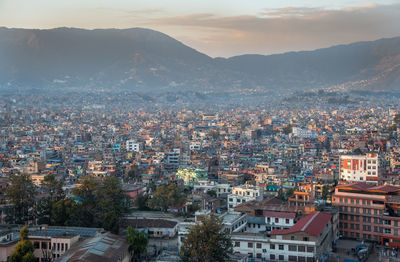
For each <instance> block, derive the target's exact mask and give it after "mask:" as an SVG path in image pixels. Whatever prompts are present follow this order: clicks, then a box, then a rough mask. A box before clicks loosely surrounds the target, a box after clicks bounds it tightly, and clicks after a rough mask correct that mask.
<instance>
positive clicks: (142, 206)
mask: <svg viewBox="0 0 400 262" xmlns="http://www.w3.org/2000/svg"><path fill="white" fill-rule="evenodd" d="M148 200H149V196H148V195H147V194H143V193H141V194H139V195H138V196H137V197H136V200H135V205H136V207H137V208H138V209H139V210H149V207H148V205H147V201H148Z"/></svg>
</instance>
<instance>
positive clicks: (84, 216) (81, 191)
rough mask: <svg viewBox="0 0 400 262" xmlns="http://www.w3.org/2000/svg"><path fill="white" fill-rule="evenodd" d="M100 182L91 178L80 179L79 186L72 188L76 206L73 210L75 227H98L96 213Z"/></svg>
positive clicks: (98, 220)
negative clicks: (76, 202)
mask: <svg viewBox="0 0 400 262" xmlns="http://www.w3.org/2000/svg"><path fill="white" fill-rule="evenodd" d="M99 189H100V182H99V181H98V180H96V179H95V178H94V177H92V176H85V177H83V178H82V179H80V186H79V187H77V188H74V189H73V190H72V193H73V194H74V196H75V198H76V200H77V201H78V204H77V205H76V207H75V208H74V214H73V216H74V221H75V226H83V227H100V226H101V218H102V216H100V214H99V213H98V211H99V210H98V205H97V204H98V199H97V196H98V191H99Z"/></svg>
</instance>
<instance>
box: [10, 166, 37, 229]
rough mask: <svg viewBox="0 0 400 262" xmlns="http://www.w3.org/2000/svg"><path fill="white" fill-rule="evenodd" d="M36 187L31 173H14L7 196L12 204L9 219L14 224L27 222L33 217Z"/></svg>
mask: <svg viewBox="0 0 400 262" xmlns="http://www.w3.org/2000/svg"><path fill="white" fill-rule="evenodd" d="M35 195H36V188H35V185H34V184H33V183H32V181H31V179H30V177H29V175H25V174H23V175H13V176H11V178H10V186H9V187H8V188H7V191H6V197H7V198H8V199H9V200H10V202H11V204H12V210H11V212H9V213H8V216H7V220H8V222H10V223H13V224H25V223H27V222H28V221H29V220H30V219H32V211H33V206H34V204H35Z"/></svg>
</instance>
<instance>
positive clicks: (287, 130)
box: [283, 125, 293, 135]
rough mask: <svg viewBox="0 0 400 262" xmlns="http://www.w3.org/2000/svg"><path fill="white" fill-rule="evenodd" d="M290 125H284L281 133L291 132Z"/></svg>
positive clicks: (287, 133)
mask: <svg viewBox="0 0 400 262" xmlns="http://www.w3.org/2000/svg"><path fill="white" fill-rule="evenodd" d="M292 129H293V128H292V126H291V125H288V126H286V127H284V128H283V133H284V134H285V135H289V134H290V133H292Z"/></svg>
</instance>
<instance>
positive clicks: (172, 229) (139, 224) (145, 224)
mask: <svg viewBox="0 0 400 262" xmlns="http://www.w3.org/2000/svg"><path fill="white" fill-rule="evenodd" d="M122 225H123V226H125V227H128V226H132V227H134V228H136V229H143V230H146V231H147V232H148V234H149V237H156V238H162V237H170V238H172V237H175V235H176V234H177V232H178V222H176V221H172V220H166V219H147V218H126V219H123V220H122Z"/></svg>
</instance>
